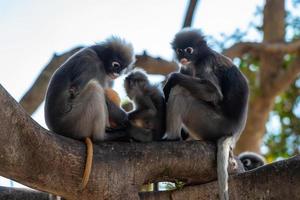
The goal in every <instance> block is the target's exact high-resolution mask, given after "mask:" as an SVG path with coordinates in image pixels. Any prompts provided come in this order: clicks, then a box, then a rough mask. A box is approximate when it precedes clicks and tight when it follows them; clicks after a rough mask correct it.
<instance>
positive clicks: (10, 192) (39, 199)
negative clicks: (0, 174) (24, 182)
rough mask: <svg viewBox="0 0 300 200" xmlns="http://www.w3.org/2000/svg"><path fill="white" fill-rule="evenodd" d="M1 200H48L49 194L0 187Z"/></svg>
mask: <svg viewBox="0 0 300 200" xmlns="http://www.w3.org/2000/svg"><path fill="white" fill-rule="evenodd" d="M0 199H1V200H12V199H13V200H49V194H47V193H44V192H39V191H36V190H30V189H23V188H10V187H1V186H0Z"/></svg>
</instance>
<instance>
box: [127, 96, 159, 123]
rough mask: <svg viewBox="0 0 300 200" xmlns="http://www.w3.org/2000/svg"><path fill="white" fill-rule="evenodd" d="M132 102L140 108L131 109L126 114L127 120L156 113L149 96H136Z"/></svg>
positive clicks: (151, 115) (152, 115)
mask: <svg viewBox="0 0 300 200" xmlns="http://www.w3.org/2000/svg"><path fill="white" fill-rule="evenodd" d="M134 102H135V103H136V105H137V107H138V108H142V110H140V109H137V110H136V111H132V112H131V113H130V114H129V116H128V118H129V120H134V119H141V118H145V117H154V116H155V115H156V113H157V109H156V107H155V106H154V104H153V101H152V99H151V98H150V97H149V96H139V97H136V99H135V101H134Z"/></svg>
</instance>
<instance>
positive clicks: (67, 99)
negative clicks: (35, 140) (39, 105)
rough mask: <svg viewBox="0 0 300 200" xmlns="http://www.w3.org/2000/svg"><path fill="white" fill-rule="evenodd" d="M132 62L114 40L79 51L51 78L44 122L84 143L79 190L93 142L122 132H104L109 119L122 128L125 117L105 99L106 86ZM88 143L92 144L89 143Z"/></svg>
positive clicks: (123, 45) (127, 50)
mask: <svg viewBox="0 0 300 200" xmlns="http://www.w3.org/2000/svg"><path fill="white" fill-rule="evenodd" d="M133 61H134V53H133V48H132V45H131V44H130V43H127V42H126V41H125V40H123V39H120V38H118V37H111V38H108V39H107V40H106V41H104V42H102V43H100V44H96V45H93V46H90V47H87V48H84V49H82V50H80V51H79V52H77V53H75V54H74V55H73V56H71V57H70V58H69V59H68V60H67V61H66V62H65V63H63V64H62V65H61V66H60V67H59V68H58V69H57V70H56V71H55V73H54V74H53V76H52V78H51V80H50V83H49V86H48V89H47V93H46V99H45V121H46V124H47V126H48V128H49V129H50V130H51V131H53V132H55V133H57V134H60V135H63V136H66V137H70V138H74V139H78V140H85V142H86V145H87V160H86V166H85V171H84V175H83V181H82V184H81V187H82V189H83V188H85V187H86V184H87V182H88V179H89V174H90V171H91V165H92V158H93V155H92V154H93V145H92V141H93V142H98V141H111V140H121V139H122V138H124V137H127V136H126V132H116V133H114V132H113V131H110V132H109V133H107V132H106V131H105V130H106V128H107V127H110V124H109V118H110V117H111V118H114V119H113V121H114V122H117V124H118V125H120V126H126V124H127V122H128V119H127V114H126V112H125V111H123V110H122V109H121V108H120V107H118V106H117V105H115V104H114V103H113V102H111V101H110V100H109V98H107V97H106V94H105V89H106V88H108V85H109V82H110V81H112V80H114V79H115V78H117V77H118V76H119V75H120V74H121V73H122V71H123V70H124V69H126V68H128V67H129V66H131V64H132V63H133ZM91 140H92V141H91Z"/></svg>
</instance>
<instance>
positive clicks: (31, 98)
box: [20, 47, 82, 115]
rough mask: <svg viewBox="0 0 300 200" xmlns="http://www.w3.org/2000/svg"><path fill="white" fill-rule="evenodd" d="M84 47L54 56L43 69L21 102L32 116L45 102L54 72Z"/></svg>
mask: <svg viewBox="0 0 300 200" xmlns="http://www.w3.org/2000/svg"><path fill="white" fill-rule="evenodd" d="M81 48H82V47H77V48H74V49H72V50H70V51H68V52H66V53H63V54H61V55H56V54H54V56H53V58H52V59H51V60H50V62H49V63H48V64H47V65H46V67H45V68H44V69H43V71H42V72H41V74H40V75H39V76H38V78H37V79H36V80H35V82H34V83H33V85H32V86H31V88H30V89H29V90H28V91H27V92H26V93H25V95H24V96H23V97H22V99H21V100H20V104H21V105H22V106H23V108H24V109H25V110H26V111H27V112H28V114H30V115H31V114H32V113H33V112H34V111H35V110H36V109H37V108H38V107H39V105H40V104H41V103H42V102H43V100H44V96H45V92H46V89H47V85H48V82H49V80H50V78H51V76H52V74H53V73H54V71H55V70H56V69H57V68H58V67H59V66H60V65H61V64H62V63H64V62H65V61H66V60H67V59H68V58H69V57H70V56H72V55H73V54H74V53H76V52H77V51H79V50H80V49H81Z"/></svg>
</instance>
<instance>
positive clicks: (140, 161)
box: [0, 85, 216, 200]
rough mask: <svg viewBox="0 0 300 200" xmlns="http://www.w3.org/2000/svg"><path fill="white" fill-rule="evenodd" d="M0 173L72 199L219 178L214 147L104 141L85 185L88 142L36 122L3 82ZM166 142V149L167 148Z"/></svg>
mask: <svg viewBox="0 0 300 200" xmlns="http://www.w3.org/2000/svg"><path fill="white" fill-rule="evenodd" d="M0 105H1V106H0V122H1V123H0V138H1V139H0V175H1V176H4V177H6V178H10V179H13V180H15V181H17V182H20V183H22V184H24V185H27V186H29V187H32V188H34V189H37V190H41V191H45V192H49V193H52V194H56V195H59V196H63V197H65V198H67V199H82V200H85V199H132V200H134V199H138V191H139V188H140V186H141V185H142V184H143V183H146V182H148V181H152V180H170V179H173V180H174V179H179V180H183V181H186V180H192V181H193V182H199V183H201V182H202V183H203V182H208V181H211V180H215V179H216V169H215V151H216V149H215V146H214V145H212V144H209V143H203V142H199V141H193V142H156V143H147V144H145V143H144V144H142V143H116V142H111V143H104V142H103V143H99V144H98V145H95V146H94V162H93V168H92V172H91V177H90V180H89V183H88V185H87V188H86V189H85V190H84V191H81V190H80V183H81V178H82V174H83V168H84V165H85V155H86V153H85V144H84V143H83V142H81V141H77V140H73V139H70V138H66V137H63V136H60V135H57V134H54V133H52V132H49V131H47V130H45V129H43V128H42V127H41V126H39V125H38V124H37V123H36V122H35V121H33V120H32V119H31V118H30V117H29V116H28V115H27V114H26V112H25V111H24V110H23V109H22V107H21V106H20V105H19V104H18V103H17V102H15V101H14V100H13V99H12V98H11V97H10V95H9V94H8V93H7V92H6V91H5V89H4V88H3V87H2V86H1V85H0ZM162 147H163V148H162Z"/></svg>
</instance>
